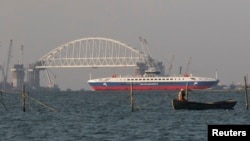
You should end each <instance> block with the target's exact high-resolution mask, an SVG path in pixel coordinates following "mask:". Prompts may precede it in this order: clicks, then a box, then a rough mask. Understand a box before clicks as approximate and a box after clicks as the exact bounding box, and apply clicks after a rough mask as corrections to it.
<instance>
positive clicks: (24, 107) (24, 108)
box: [22, 85, 26, 112]
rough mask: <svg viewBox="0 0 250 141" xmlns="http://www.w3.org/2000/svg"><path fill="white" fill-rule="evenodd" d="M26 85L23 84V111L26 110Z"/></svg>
mask: <svg viewBox="0 0 250 141" xmlns="http://www.w3.org/2000/svg"><path fill="white" fill-rule="evenodd" d="M25 93H26V92H25V86H24V85H23V89H22V109H23V112H25V97H26V95H25Z"/></svg>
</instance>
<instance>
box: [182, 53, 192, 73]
mask: <svg viewBox="0 0 250 141" xmlns="http://www.w3.org/2000/svg"><path fill="white" fill-rule="evenodd" d="M191 59H192V57H189V59H188V63H187V68H186V71H185V73H184V76H185V77H188V76H189V74H188V71H189V67H190V64H191Z"/></svg>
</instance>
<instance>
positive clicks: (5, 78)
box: [3, 40, 13, 89]
mask: <svg viewBox="0 0 250 141" xmlns="http://www.w3.org/2000/svg"><path fill="white" fill-rule="evenodd" d="M12 44H13V41H12V40H10V45H9V52H8V59H7V66H6V70H5V74H4V80H3V81H4V82H3V86H4V87H3V88H4V89H5V87H6V84H7V80H8V72H9V65H10V59H11V52H12Z"/></svg>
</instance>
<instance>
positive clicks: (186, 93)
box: [186, 82, 188, 100]
mask: <svg viewBox="0 0 250 141" xmlns="http://www.w3.org/2000/svg"><path fill="white" fill-rule="evenodd" d="M186 95H187V100H188V82H187V84H186Z"/></svg>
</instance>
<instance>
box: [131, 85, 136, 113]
mask: <svg viewBox="0 0 250 141" xmlns="http://www.w3.org/2000/svg"><path fill="white" fill-rule="evenodd" d="M130 103H131V112H134V103H135V102H134V93H133V83H132V82H131V84H130Z"/></svg>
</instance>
